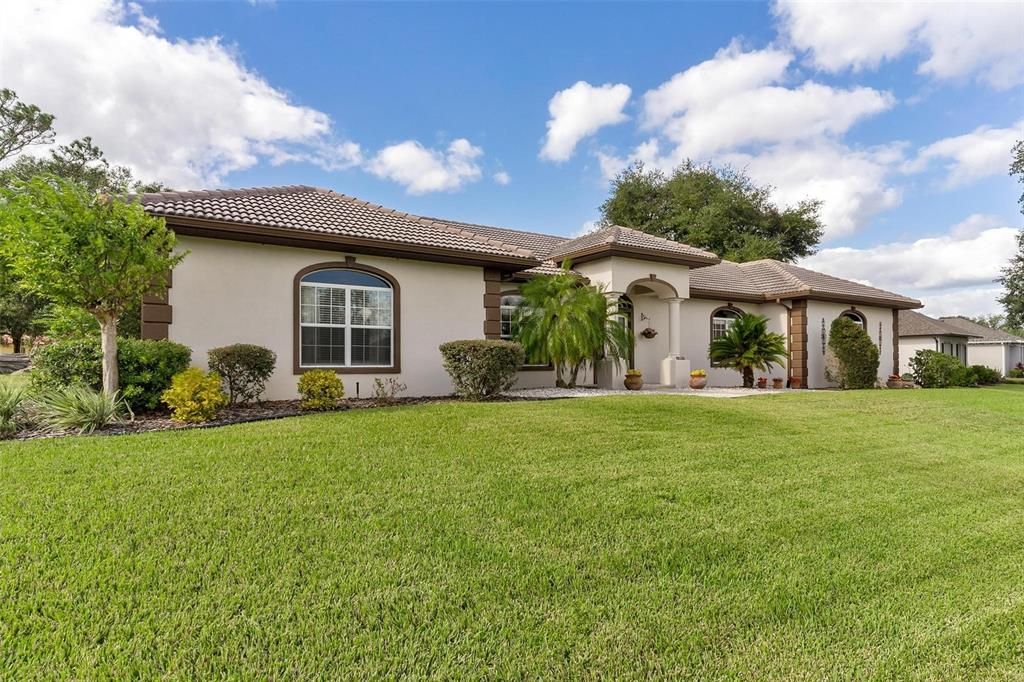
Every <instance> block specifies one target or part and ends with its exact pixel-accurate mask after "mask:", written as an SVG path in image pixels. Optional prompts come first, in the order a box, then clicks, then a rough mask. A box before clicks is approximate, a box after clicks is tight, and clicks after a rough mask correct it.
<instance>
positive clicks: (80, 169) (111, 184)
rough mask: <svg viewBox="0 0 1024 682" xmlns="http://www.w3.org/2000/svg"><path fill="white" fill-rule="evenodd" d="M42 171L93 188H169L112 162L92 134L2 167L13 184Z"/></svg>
mask: <svg viewBox="0 0 1024 682" xmlns="http://www.w3.org/2000/svg"><path fill="white" fill-rule="evenodd" d="M38 175H55V176H57V177H60V178H64V179H65V180H70V181H72V182H76V183H78V184H80V185H82V186H83V187H85V188H87V189H89V190H90V191H92V192H105V193H110V194H124V193H127V192H159V191H161V190H163V189H166V188H165V187H164V186H163V185H162V184H160V183H158V182H150V183H144V182H142V181H140V180H136V179H135V177H134V176H133V175H132V171H131V169H130V168H128V167H127V166H118V165H111V163H110V162H109V161H108V160H107V159H106V157H105V156H104V155H103V151H102V150H100V148H99V147H97V146H96V145H95V144H94V143H93V141H92V138H91V137H83V138H81V139H79V140H74V141H73V142H70V143H69V144H64V145H58V146H57V147H55V148H54V149H51V150H50V152H49V154H48V155H47V156H45V157H35V156H20V157H18V160H17V161H15V162H14V163H13V164H11V165H10V166H9V167H7V168H4V169H3V170H0V186H8V187H9V186H12V185H13V184H14V183H16V182H18V181H19V180H20V181H27V180H29V179H31V178H33V177H36V176H38Z"/></svg>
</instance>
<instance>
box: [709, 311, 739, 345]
mask: <svg viewBox="0 0 1024 682" xmlns="http://www.w3.org/2000/svg"><path fill="white" fill-rule="evenodd" d="M740 315H742V313H741V312H740V311H739V310H736V309H734V308H722V309H720V310H716V311H715V312H714V313H712V315H711V340H712V341H714V340H715V339H720V338H722V337H723V336H725V334H727V333H728V331H729V327H731V326H732V325H733V323H734V322H736V320H737V318H739V316H740ZM715 320H724V321H725V329H723V330H722V333H721V334H720V335H718V336H715Z"/></svg>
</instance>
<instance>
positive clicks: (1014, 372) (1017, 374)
mask: <svg viewBox="0 0 1024 682" xmlns="http://www.w3.org/2000/svg"><path fill="white" fill-rule="evenodd" d="M1006 376H1007V377H1009V378H1010V379H1024V369H1018V368H1016V367H1014V368H1013V369H1011V370H1010V371H1009V372H1007V374H1006Z"/></svg>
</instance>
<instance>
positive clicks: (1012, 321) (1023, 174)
mask: <svg viewBox="0 0 1024 682" xmlns="http://www.w3.org/2000/svg"><path fill="white" fill-rule="evenodd" d="M1010 175H1013V176H1016V178H1017V181H1018V182H1020V183H1021V184H1022V185H1024V140H1020V141H1018V142H1017V144H1015V145H1014V146H1013V161H1012V162H1011V163H1010ZM1018 201H1019V203H1020V207H1021V213H1024V192H1022V193H1021V195H1020V198H1019V199H1018ZM996 281H998V282H999V283H1000V284H1002V285H1003V288H1004V289H1005V291H1004V292H1003V295H1002V296H1000V297H999V302H1000V303H1001V304H1002V306H1003V310H1004V311H1005V312H1006V326H1007V327H1013V328H1017V329H1019V328H1022V327H1024V229H1022V230H1021V231H1020V233H1018V234H1017V253H1016V254H1014V255H1013V256H1012V257H1011V258H1010V262H1009V264H1008V265H1007V266H1006V267H1005V268H1003V275H1002V277H1000V278H999V279H998V280H996Z"/></svg>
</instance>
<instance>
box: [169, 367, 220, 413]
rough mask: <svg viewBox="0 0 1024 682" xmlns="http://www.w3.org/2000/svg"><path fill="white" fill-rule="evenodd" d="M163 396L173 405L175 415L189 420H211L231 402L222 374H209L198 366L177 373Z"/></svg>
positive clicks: (172, 409) (170, 406)
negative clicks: (222, 386)
mask: <svg viewBox="0 0 1024 682" xmlns="http://www.w3.org/2000/svg"><path fill="white" fill-rule="evenodd" d="M162 398H163V401H164V402H165V403H166V404H167V406H168V407H169V408H171V418H172V419H174V420H175V421H179V422H187V423H196V422H205V421H209V420H211V419H213V418H214V417H216V416H217V412H219V411H220V409H221V408H222V407H224V406H225V405H227V404H228V397H227V395H226V394H225V393H224V390H223V389H222V388H221V379H220V375H219V374H217V373H216V372H210V373H209V374H207V373H206V372H204V371H203V370H201V369H199V368H198V367H191V368H189V369H186V370H185V371H184V372H179V373H178V374H175V375H174V378H173V379H171V387H170V388H169V389H167V390H166V391H164V393H163V396H162Z"/></svg>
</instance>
